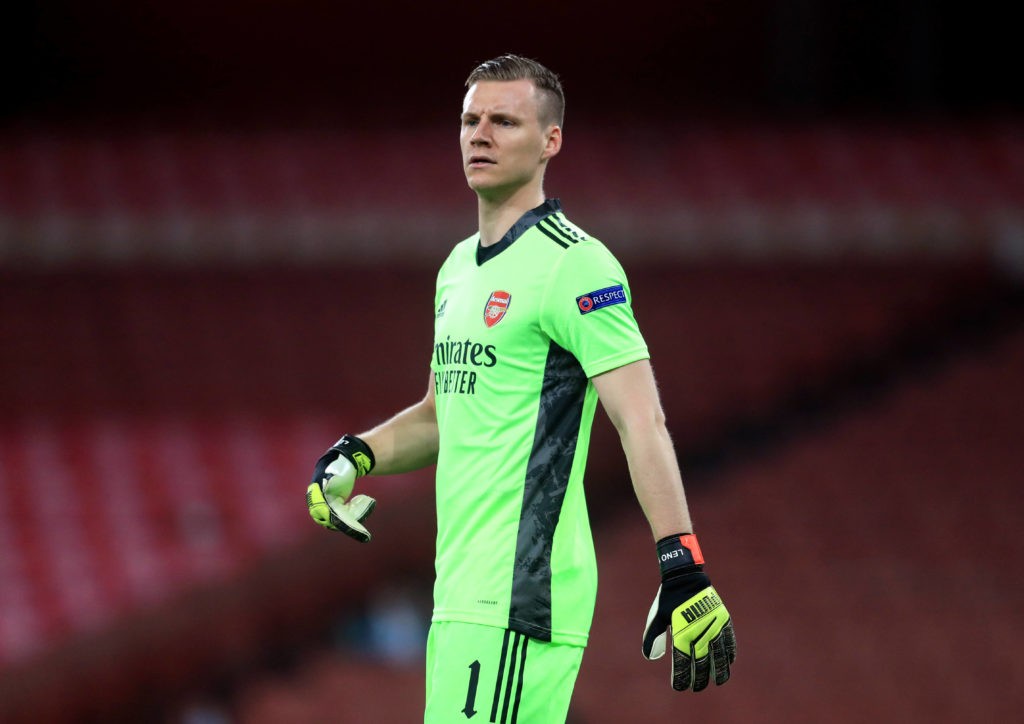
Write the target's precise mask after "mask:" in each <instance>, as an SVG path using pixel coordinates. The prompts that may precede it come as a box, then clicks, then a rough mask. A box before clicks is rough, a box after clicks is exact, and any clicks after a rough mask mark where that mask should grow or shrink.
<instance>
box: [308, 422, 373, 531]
mask: <svg viewBox="0 0 1024 724" xmlns="http://www.w3.org/2000/svg"><path fill="white" fill-rule="evenodd" d="M373 465H374V458H373V452H372V451H371V450H370V448H369V446H368V445H367V444H366V443H365V442H363V441H362V440H360V439H359V438H358V437H356V436H355V435H345V436H344V437H342V438H341V439H340V440H338V442H336V443H334V445H332V446H331V447H330V448H328V450H327V452H325V453H324V454H323V455H322V456H320V459H319V460H317V462H316V467H315V468H314V470H313V479H312V481H311V482H310V484H309V487H308V488H306V505H307V506H308V507H309V515H310V517H311V518H313V520H315V521H316V522H317V524H319V525H321V526H323V527H324V528H327V529H328V530H334V531H339V532H341V533H345V534H346V535H348V536H351V537H352V538H355V539H356V540H357V541H359V542H360V543H367V542H368V541H369V540H370V537H371V536H370V531H368V530H367V529H366V527H365V526H364V525H363V523H362V521H363V520H365V519H366V518H368V517H369V516H370V513H372V512H373V508H374V506H375V505H376V504H377V501H375V500H374V499H373V498H371V497H369V496H366V495H355V496H352V497H351V498H349V496H350V495H352V488H353V487H354V486H355V482H356V478H361V477H362V476H364V475H366V474H368V473H369V472H370V471H371V470H372V469H373Z"/></svg>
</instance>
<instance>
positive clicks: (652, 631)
mask: <svg viewBox="0 0 1024 724" xmlns="http://www.w3.org/2000/svg"><path fill="white" fill-rule="evenodd" d="M667 629H668V627H667V626H664V625H663V626H662V628H661V633H660V634H659V633H658V630H657V629H656V628H655V627H654V624H652V625H651V627H650V628H648V629H647V635H646V636H644V646H643V654H644V658H645V659H648V660H650V661H654V660H655V659H660V658H661V657H662V656H664V655H665V641H666V639H667V638H668V632H667Z"/></svg>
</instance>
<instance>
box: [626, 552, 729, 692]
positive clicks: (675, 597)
mask: <svg viewBox="0 0 1024 724" xmlns="http://www.w3.org/2000/svg"><path fill="white" fill-rule="evenodd" d="M658 552H659V555H660V558H661V566H662V582H661V587H660V588H659V589H658V595H657V596H656V597H655V598H654V603H653V604H652V605H651V611H650V613H649V614H648V616H647V628H646V630H645V631H644V641H643V655H644V657H645V658H647V659H651V660H653V659H660V658H661V657H662V656H663V655H664V654H665V648H666V635H667V632H666V629H667V628H668V627H669V626H671V628H672V688H673V689H675V690H677V691H687V690H692V691H702V690H703V689H705V688H707V686H708V683H709V681H710V680H711V679H712V678H714V680H715V684H717V685H721V684H724V683H725V682H726V681H728V680H729V673H730V672H729V667H730V665H731V664H732V663H733V661H735V660H736V634H735V632H734V630H733V626H732V619H731V618H730V617H729V612H728V611H727V610H726V608H725V605H724V604H723V603H722V599H721V598H719V596H718V593H717V592H716V591H715V589H714V588H713V587H712V586H711V580H710V579H709V578H708V577H707V575H706V574H705V573H704V571H703V567H702V565H701V564H703V563H704V558H703V556H702V555H701V553H700V547H699V546H698V545H697V539H696V537H695V536H692V535H688V534H687V535H681V536H670V537H669V538H664V539H662V540H661V541H659V542H658Z"/></svg>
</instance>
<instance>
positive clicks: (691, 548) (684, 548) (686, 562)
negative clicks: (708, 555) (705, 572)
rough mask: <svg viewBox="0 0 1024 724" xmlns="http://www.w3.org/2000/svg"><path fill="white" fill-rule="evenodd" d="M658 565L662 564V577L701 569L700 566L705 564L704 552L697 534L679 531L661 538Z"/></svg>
mask: <svg viewBox="0 0 1024 724" xmlns="http://www.w3.org/2000/svg"><path fill="white" fill-rule="evenodd" d="M658 565H660V566H661V577H662V579H665V578H670V577H673V576H675V575H678V574H680V573H689V572H690V571H693V570H700V568H699V566H703V565H704V554H703V553H701V550H700V544H699V543H698V542H697V536H695V535H694V534H693V533H679V534H677V535H670V536H667V537H665V538H662V539H661V540H659V541H658Z"/></svg>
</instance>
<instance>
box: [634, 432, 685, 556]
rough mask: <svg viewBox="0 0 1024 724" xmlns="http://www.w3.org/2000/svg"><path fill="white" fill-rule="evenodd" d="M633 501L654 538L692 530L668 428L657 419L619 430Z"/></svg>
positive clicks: (658, 538)
mask: <svg viewBox="0 0 1024 724" xmlns="http://www.w3.org/2000/svg"><path fill="white" fill-rule="evenodd" d="M619 435H620V439H621V441H622V449H623V451H624V452H625V454H626V462H627V465H628V466H629V475H630V478H631V480H632V482H633V491H634V492H635V494H636V498H637V501H639V503H640V507H641V508H642V509H643V511H644V515H645V516H646V517H647V522H648V523H649V524H650V526H651V532H652V534H653V536H654V539H655V540H660V539H661V538H664V537H665V536H669V535H673V534H676V533H689V532H693V523H692V521H691V519H690V512H689V508H688V506H687V503H686V493H685V492H684V489H683V481H682V476H681V474H680V471H679V463H678V461H677V458H676V454H675V450H674V448H673V445H672V440H671V438H670V437H669V433H668V430H667V429H666V428H665V425H664V423H663V422H662V421H661V420H660V419H652V420H649V421H644V422H635V423H634V424H632V425H628V426H624V427H623V429H621V430H619Z"/></svg>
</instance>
